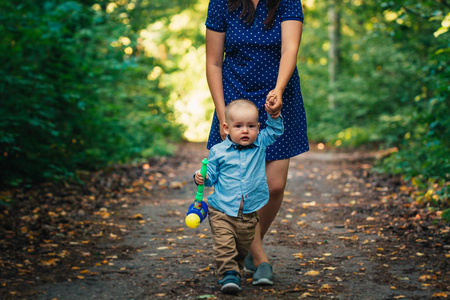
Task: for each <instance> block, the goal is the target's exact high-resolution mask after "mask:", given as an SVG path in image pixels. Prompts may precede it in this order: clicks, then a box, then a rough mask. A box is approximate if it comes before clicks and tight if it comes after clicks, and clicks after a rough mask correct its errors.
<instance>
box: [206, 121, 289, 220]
mask: <svg viewBox="0 0 450 300" xmlns="http://www.w3.org/2000/svg"><path fill="white" fill-rule="evenodd" d="M266 125H267V127H266V128H264V129H263V130H261V131H260V133H259V134H258V137H257V138H256V141H255V142H254V143H253V145H254V147H253V148H252V149H243V150H238V149H235V148H234V147H233V145H236V144H234V143H233V142H232V141H231V140H230V139H228V138H227V139H225V140H224V141H223V142H221V143H219V144H217V145H215V146H214V147H212V148H211V150H210V151H209V158H208V160H209V164H208V169H207V174H208V179H207V180H206V181H205V186H214V193H213V194H211V195H210V196H209V197H208V203H209V204H210V205H211V206H212V207H214V208H215V209H218V210H220V211H222V212H224V213H225V214H227V215H229V216H233V217H237V215H238V211H239V206H240V203H241V200H242V198H243V199H244V206H243V213H244V214H248V213H252V212H255V211H257V210H258V209H260V208H261V207H263V206H264V205H266V203H267V202H268V201H269V187H268V185H267V178H266V148H267V146H269V145H270V144H272V143H273V142H275V140H276V139H277V138H278V137H279V136H280V135H282V134H283V131H284V127H283V119H282V117H281V116H280V117H278V118H276V119H273V118H272V117H271V116H270V115H269V116H268V118H267V122H266Z"/></svg>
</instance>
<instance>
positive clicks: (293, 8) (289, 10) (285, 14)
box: [279, 0, 303, 22]
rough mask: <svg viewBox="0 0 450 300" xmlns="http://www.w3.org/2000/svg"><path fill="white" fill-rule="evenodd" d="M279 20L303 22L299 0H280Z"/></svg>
mask: <svg viewBox="0 0 450 300" xmlns="http://www.w3.org/2000/svg"><path fill="white" fill-rule="evenodd" d="M279 10H280V16H281V22H283V21H288V20H298V21H301V22H303V8H302V2H301V0H282V1H281V4H280V8H279Z"/></svg>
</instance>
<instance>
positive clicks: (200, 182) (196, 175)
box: [194, 171, 208, 185]
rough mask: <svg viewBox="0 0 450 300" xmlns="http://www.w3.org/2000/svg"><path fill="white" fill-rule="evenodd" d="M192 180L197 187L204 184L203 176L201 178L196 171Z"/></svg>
mask: <svg viewBox="0 0 450 300" xmlns="http://www.w3.org/2000/svg"><path fill="white" fill-rule="evenodd" d="M206 176H208V175H206ZM194 180H195V183H196V184H198V185H202V184H204V183H205V181H204V180H203V176H202V174H200V172H199V171H197V172H196V173H195V177H194Z"/></svg>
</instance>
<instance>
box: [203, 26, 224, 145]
mask: <svg viewBox="0 0 450 300" xmlns="http://www.w3.org/2000/svg"><path fill="white" fill-rule="evenodd" d="M224 45H225V32H216V31H213V30H209V29H206V79H207V81H208V86H209V90H210V92H211V96H212V98H213V101H214V106H215V107H216V114H217V117H218V118H219V123H220V136H221V137H222V139H223V140H224V139H225V137H226V134H225V132H224V131H223V126H222V124H223V123H224V122H225V99H224V96H223V81H222V65H223V53H224Z"/></svg>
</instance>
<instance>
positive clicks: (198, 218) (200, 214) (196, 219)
mask: <svg viewBox="0 0 450 300" xmlns="http://www.w3.org/2000/svg"><path fill="white" fill-rule="evenodd" d="M207 166H208V160H207V159H206V158H205V159H203V160H202V168H201V169H200V174H202V176H203V178H204V179H205V180H206V168H207ZM204 188H205V186H204V185H203V184H202V185H198V186H197V194H196V195H195V198H194V203H192V204H191V206H189V209H188V212H187V214H186V219H185V222H186V225H187V226H188V227H189V228H197V227H198V225H200V223H201V222H202V221H203V220H204V219H205V218H206V215H207V214H208V204H206V202H204V201H202V200H203V189H204Z"/></svg>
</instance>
